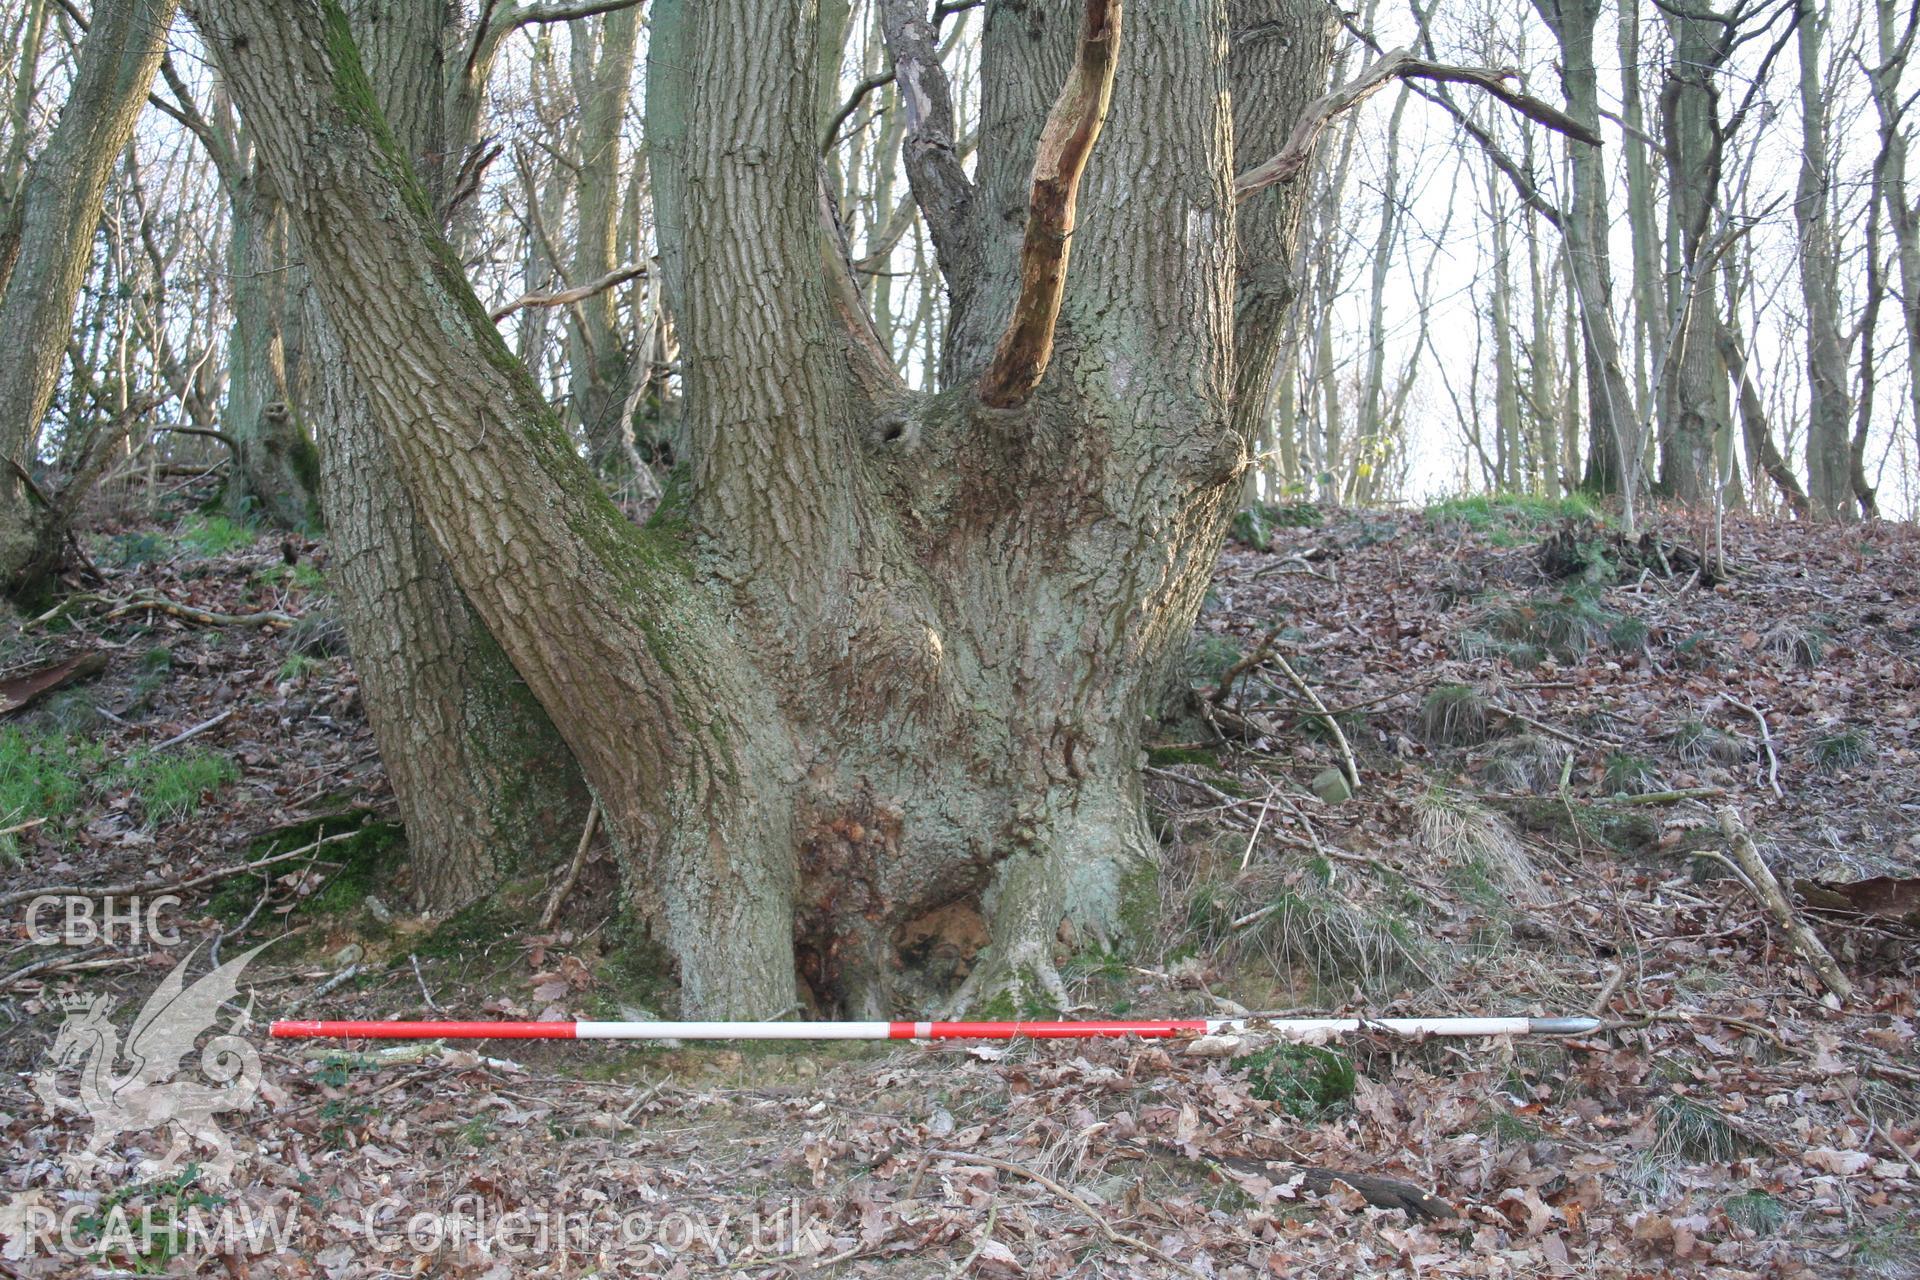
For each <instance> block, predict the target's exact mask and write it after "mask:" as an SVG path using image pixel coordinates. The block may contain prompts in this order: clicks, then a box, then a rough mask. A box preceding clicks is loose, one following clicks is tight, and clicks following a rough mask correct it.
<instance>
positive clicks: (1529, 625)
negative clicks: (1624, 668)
mask: <svg viewBox="0 0 1920 1280" xmlns="http://www.w3.org/2000/svg"><path fill="white" fill-rule="evenodd" d="M1482 630H1484V631H1485V633H1486V634H1487V635H1489V636H1491V637H1493V638H1494V639H1496V640H1501V641H1505V642H1507V643H1508V644H1510V645H1524V646H1528V647H1530V648H1532V649H1535V650H1539V651H1543V652H1545V653H1549V654H1552V655H1553V656H1554V657H1555V658H1558V659H1559V660H1560V661H1562V662H1578V661H1580V660H1581V659H1583V658H1585V657H1586V656H1587V654H1588V653H1590V652H1592V651H1593V649H1594V648H1596V647H1597V646H1599V645H1603V644H1605V645H1614V647H1626V648H1640V647H1644V646H1645V644H1646V635H1647V630H1646V626H1645V624H1642V623H1638V622H1635V621H1633V620H1631V619H1629V618H1627V617H1626V616H1625V615H1623V614H1619V613H1615V612H1614V611H1612V610H1611V609H1608V608H1605V607H1604V606H1602V605H1601V604H1600V599H1599V595H1598V593H1597V592H1596V591H1594V590H1593V589H1592V588H1591V587H1586V586H1579V587H1574V588H1571V589H1569V590H1566V591H1561V592H1557V593H1553V594H1547V595H1540V596H1535V597H1532V598H1530V599H1525V600H1515V601H1511V602H1509V603H1507V604H1503V605H1500V606H1498V607H1496V608H1494V609H1492V610H1490V611H1489V612H1488V613H1487V615H1486V618H1485V621H1484V624H1483V627H1482ZM1616 637H1617V638H1618V639H1620V640H1624V641H1626V642H1627V644H1626V645H1625V646H1620V645H1615V643H1614V642H1615V639H1616ZM1515 665H1516V666H1518V665H1521V664H1520V663H1518V662H1516V663H1515Z"/></svg>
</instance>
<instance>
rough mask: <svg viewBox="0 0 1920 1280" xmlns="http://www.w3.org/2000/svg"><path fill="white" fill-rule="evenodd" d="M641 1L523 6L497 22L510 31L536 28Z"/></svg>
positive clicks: (588, 0) (603, 0) (597, 0)
mask: <svg viewBox="0 0 1920 1280" xmlns="http://www.w3.org/2000/svg"><path fill="white" fill-rule="evenodd" d="M639 3H641V0H574V2H573V3H571V4H523V5H516V6H515V7H513V8H511V9H508V10H507V11H506V12H505V13H502V14H501V15H500V16H499V17H498V18H497V19H495V21H496V22H497V23H498V24H499V25H500V26H502V27H504V28H506V29H508V30H514V29H517V28H519V27H530V26H536V25H538V24H540V23H545V22H576V21H578V20H579V19H581V18H592V17H597V16H599V15H600V14H603V13H613V12H615V11H617V10H620V9H631V8H633V7H634V6H635V5H637V4H639Z"/></svg>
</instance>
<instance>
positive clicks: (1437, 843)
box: [1413, 775, 1557, 902]
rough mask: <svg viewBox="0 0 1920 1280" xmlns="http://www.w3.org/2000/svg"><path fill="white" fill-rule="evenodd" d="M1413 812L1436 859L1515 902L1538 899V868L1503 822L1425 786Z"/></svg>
mask: <svg viewBox="0 0 1920 1280" xmlns="http://www.w3.org/2000/svg"><path fill="white" fill-rule="evenodd" d="M1556 776H1557V775H1556ZM1413 808H1414V817H1415V820H1416V821H1417V822H1418V823H1419V826H1420V840H1421V843H1422V844H1424V845H1425V846H1426V847H1427V850H1428V851H1429V852H1430V853H1432V854H1433V855H1434V856H1435V857H1436V858H1438V859H1439V860H1440V861H1442V862H1444V863H1446V864H1447V865H1448V866H1449V867H1452V868H1456V869H1461V870H1471V871H1474V872H1477V873H1478V874H1480V875H1482V876H1484V877H1486V879H1487V880H1488V881H1489V882H1490V883H1492V884H1493V885H1494V886H1496V887H1497V888H1499V889H1501V890H1502V891H1503V892H1505V893H1507V894H1510V895H1511V896H1512V897H1514V898H1515V899H1517V900H1519V901H1523V902H1536V901H1538V900H1539V898H1540V869H1539V868H1538V867H1536V866H1535V865H1534V862H1533V859H1532V857H1530V856H1529V855H1528V853H1527V850H1526V846H1525V845H1523V844H1522V843H1521V842H1520V837H1519V835H1518V834H1517V833H1516V832H1515V831H1514V829H1513V828H1512V827H1511V826H1510V825H1508V823H1507V820H1506V819H1505V818H1503V817H1501V816H1500V815H1499V814H1497V813H1495V812H1493V811H1492V810H1491V809H1488V808H1486V807H1484V806H1482V805H1479V804H1476V803H1475V802H1474V801H1472V800H1470V799H1468V798H1467V797H1466V796H1463V795H1461V794H1460V793H1458V792H1455V791H1450V790H1448V789H1447V788H1445V787H1438V786H1435V787H1429V788H1427V790H1426V791H1425V792H1423V793H1422V794H1421V795H1420V796H1419V797H1417V798H1416V799H1415V801H1414V806H1413Z"/></svg>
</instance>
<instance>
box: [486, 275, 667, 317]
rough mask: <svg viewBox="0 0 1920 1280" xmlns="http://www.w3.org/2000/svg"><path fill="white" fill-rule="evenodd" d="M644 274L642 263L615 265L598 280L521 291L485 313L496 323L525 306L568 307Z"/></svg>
mask: <svg viewBox="0 0 1920 1280" xmlns="http://www.w3.org/2000/svg"><path fill="white" fill-rule="evenodd" d="M645 274H647V268H646V265H645V264H644V263H635V264H629V265H628V266H624V267H615V268H614V269H613V270H611V271H609V272H607V274H605V275H603V276H601V277H600V278H599V279H598V280H590V281H588V282H587V283H586V284H580V285H575V286H573V287H572V288H571V289H556V290H554V291H553V292H551V293H523V294H521V295H520V296H519V297H517V298H515V299H514V300H513V301H512V302H508V303H504V304H502V305H501V306H498V307H495V308H494V309H493V310H492V311H490V312H488V313H487V314H489V315H491V316H492V317H493V319H494V322H495V323H498V322H499V321H502V320H505V319H506V318H507V317H508V316H510V315H512V314H513V313H514V312H516V311H519V310H521V309H522V308H525V307H570V306H572V305H573V304H574V303H576V302H585V301H586V300H587V299H588V298H591V297H593V296H594V295H595V294H596V293H605V292H606V291H607V290H609V289H612V288H615V287H616V286H619V285H623V284H625V283H626V282H627V281H629V280H632V279H635V278H637V277H639V276H644V275H645Z"/></svg>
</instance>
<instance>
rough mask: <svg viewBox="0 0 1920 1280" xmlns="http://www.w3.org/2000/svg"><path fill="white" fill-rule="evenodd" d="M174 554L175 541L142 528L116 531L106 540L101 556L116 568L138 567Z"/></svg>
mask: <svg viewBox="0 0 1920 1280" xmlns="http://www.w3.org/2000/svg"><path fill="white" fill-rule="evenodd" d="M172 554H173V543H171V542H170V541H168V540H167V539H166V538H164V537H162V536H160V535H159V534H157V533H153V532H151V531H149V530H145V529H142V530H140V531H138V532H136V533H116V534H114V535H113V537H111V538H108V539H107V540H106V544H105V546H104V547H103V548H102V550H101V553H100V558H101V559H103V560H105V561H107V562H108V563H109V564H111V565H113V566H114V567H115V568H116V569H138V568H141V567H142V566H145V565H149V564H153V563H156V562H157V561H161V560H165V559H166V558H167V557H168V556H170V555H172Z"/></svg>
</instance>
